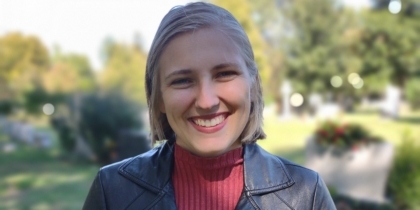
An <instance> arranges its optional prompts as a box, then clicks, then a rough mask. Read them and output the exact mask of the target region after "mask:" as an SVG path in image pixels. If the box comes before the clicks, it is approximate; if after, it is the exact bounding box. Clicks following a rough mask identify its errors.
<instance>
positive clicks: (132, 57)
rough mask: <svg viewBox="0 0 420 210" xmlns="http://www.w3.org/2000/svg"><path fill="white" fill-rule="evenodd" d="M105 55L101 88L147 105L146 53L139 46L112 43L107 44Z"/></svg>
mask: <svg viewBox="0 0 420 210" xmlns="http://www.w3.org/2000/svg"><path fill="white" fill-rule="evenodd" d="M103 53H104V54H105V56H104V57H105V67H104V69H103V71H102V72H101V74H100V78H99V79H100V83H101V86H102V87H103V88H104V89H105V90H108V91H109V90H113V91H120V92H121V93H122V94H124V95H125V96H127V97H128V98H130V99H131V100H133V101H136V102H137V103H139V104H141V105H146V90H145V81H144V79H145V78H144V75H145V71H146V53H145V52H144V51H143V50H142V49H141V47H139V46H136V45H127V44H122V43H115V42H112V41H110V42H106V43H105V46H104V52H103Z"/></svg>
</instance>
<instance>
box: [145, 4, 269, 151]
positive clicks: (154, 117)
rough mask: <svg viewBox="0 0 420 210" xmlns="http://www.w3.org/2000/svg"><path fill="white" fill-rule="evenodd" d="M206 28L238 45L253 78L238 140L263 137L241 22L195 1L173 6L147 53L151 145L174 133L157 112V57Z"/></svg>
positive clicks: (254, 68) (259, 93)
mask: <svg viewBox="0 0 420 210" xmlns="http://www.w3.org/2000/svg"><path fill="white" fill-rule="evenodd" d="M209 27H214V28H217V29H219V30H220V31H222V32H223V33H225V34H226V35H227V36H228V37H229V38H230V39H231V40H232V41H233V42H234V43H235V44H236V45H237V47H238V49H239V50H240V51H241V52H240V53H241V55H242V58H243V59H244V61H245V64H246V67H247V70H248V72H249V74H250V77H251V78H252V84H251V85H250V87H251V110H250V116H249V120H248V123H247V124H246V126H245V128H244V130H243V132H242V134H241V135H240V137H239V138H240V139H241V141H242V143H253V142H255V141H256V140H258V139H264V138H265V133H264V131H263V129H262V120H263V108H264V103H263V99H262V91H261V84H260V83H261V81H260V76H259V74H258V69H257V65H256V63H255V60H254V53H253V51H252V47H251V44H250V42H249V40H248V36H247V35H246V33H245V31H244V29H243V28H242V26H241V25H240V23H239V22H238V21H237V20H236V19H235V18H234V17H233V15H232V14H230V12H228V11H227V10H225V9H223V8H221V7H218V6H215V5H212V4H208V3H203V2H196V3H189V4H187V5H185V6H176V7H174V8H172V9H171V10H170V11H169V12H168V14H166V16H165V17H164V18H163V20H162V22H161V23H160V25H159V28H158V30H157V32H156V35H155V38H154V40H153V43H152V46H151V48H150V51H149V56H148V58H147V64H146V94H147V105H148V107H149V119H150V130H151V138H152V142H153V143H154V142H156V141H157V140H164V139H167V140H174V139H175V133H174V131H173V130H172V128H171V126H170V125H169V122H168V119H167V118H166V115H165V114H164V113H162V112H161V111H160V109H159V106H160V104H159V103H160V101H162V100H161V97H162V94H161V91H160V81H159V59H160V56H161V55H162V52H163V51H164V49H165V47H166V46H167V45H168V43H169V42H171V41H172V40H173V39H174V38H175V37H177V36H179V35H180V34H185V33H188V32H193V31H195V30H199V29H202V28H209Z"/></svg>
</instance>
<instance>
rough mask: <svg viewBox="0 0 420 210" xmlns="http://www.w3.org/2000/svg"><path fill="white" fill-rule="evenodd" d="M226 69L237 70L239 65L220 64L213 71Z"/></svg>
mask: <svg viewBox="0 0 420 210" xmlns="http://www.w3.org/2000/svg"><path fill="white" fill-rule="evenodd" d="M227 67H233V68H237V69H238V68H239V65H238V64H236V63H221V64H218V65H216V66H214V67H213V69H214V70H219V69H223V68H227Z"/></svg>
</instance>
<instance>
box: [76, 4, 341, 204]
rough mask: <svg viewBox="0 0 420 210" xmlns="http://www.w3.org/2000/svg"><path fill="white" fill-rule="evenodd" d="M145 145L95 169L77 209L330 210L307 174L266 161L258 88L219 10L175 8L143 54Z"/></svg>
mask: <svg viewBox="0 0 420 210" xmlns="http://www.w3.org/2000/svg"><path fill="white" fill-rule="evenodd" d="M146 89H147V99H148V105H149V112H150V124H151V134H152V135H151V136H152V139H153V141H154V142H155V141H157V140H164V139H166V140H167V141H166V142H165V143H163V144H162V145H161V146H159V147H157V148H154V149H153V150H151V151H149V152H147V153H144V154H141V155H139V156H137V157H134V158H131V159H127V160H124V161H122V162H119V163H115V164H113V165H109V166H106V167H104V168H102V169H101V170H100V171H99V173H98V175H97V177H96V179H95V181H94V183H93V185H92V187H91V190H90V192H89V195H88V197H87V199H86V201H85V206H84V209H235V208H236V209H335V206H334V204H333V202H332V199H331V197H330V195H329V192H328V190H327V188H326V186H325V184H324V182H323V181H322V180H321V178H320V177H319V176H318V174H317V173H315V172H313V171H311V170H308V169H305V168H303V167H301V166H298V165H296V164H294V163H291V162H289V161H287V160H285V159H282V158H280V157H276V156H273V155H271V154H268V153H267V152H265V151H264V150H263V149H262V148H260V147H259V146H258V145H257V144H255V141H256V140H258V139H263V138H265V134H264V132H263V130H262V112H263V101H262V93H261V86H260V78H259V75H258V70H257V67H256V64H255V61H254V55H253V52H252V48H251V45H250V43H249V40H248V37H247V36H246V34H245V32H244V30H243V29H242V27H241V26H240V24H239V23H238V21H237V20H236V19H235V18H234V17H233V16H232V15H231V14H230V13H229V12H228V11H226V10H224V9H222V8H220V7H217V6H214V5H211V4H207V3H191V4H187V5H186V6H180V7H175V8H173V9H172V10H171V11H169V13H168V14H167V15H166V16H165V17H164V18H163V20H162V22H161V24H160V26H159V29H158V31H157V33H156V36H155V39H154V41H153V44H152V47H151V49H150V52H149V57H148V60H147V67H146Z"/></svg>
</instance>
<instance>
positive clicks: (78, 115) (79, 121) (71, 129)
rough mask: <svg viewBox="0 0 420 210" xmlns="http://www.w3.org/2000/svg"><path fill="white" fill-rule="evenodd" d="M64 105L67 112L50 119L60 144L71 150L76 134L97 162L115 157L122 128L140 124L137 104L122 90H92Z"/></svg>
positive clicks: (125, 128)
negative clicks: (112, 91) (100, 91)
mask: <svg viewBox="0 0 420 210" xmlns="http://www.w3.org/2000/svg"><path fill="white" fill-rule="evenodd" d="M77 101H79V102H77ZM77 104H79V105H77ZM67 107H68V110H67V112H64V114H62V115H58V116H55V117H54V118H53V119H52V121H51V123H52V125H53V127H54V128H55V129H56V130H57V131H58V135H59V137H60V142H61V145H62V147H63V148H64V149H65V150H66V151H70V152H71V151H73V150H74V149H75V146H76V138H77V136H78V135H80V136H81V137H83V138H82V139H84V140H85V142H86V143H87V145H89V147H90V149H91V150H92V151H93V153H94V154H95V156H96V159H97V161H98V162H100V163H101V164H107V163H110V162H112V161H114V160H115V157H114V156H115V153H116V148H117V145H118V137H119V135H120V132H121V131H122V130H141V129H142V128H143V124H142V121H141V118H140V111H141V109H140V107H138V106H137V105H136V104H135V103H133V102H131V101H129V100H128V99H127V98H125V97H124V96H123V95H122V94H118V93H92V94H87V95H84V96H79V97H73V99H72V100H71V101H70V102H69V103H68V105H67Z"/></svg>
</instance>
